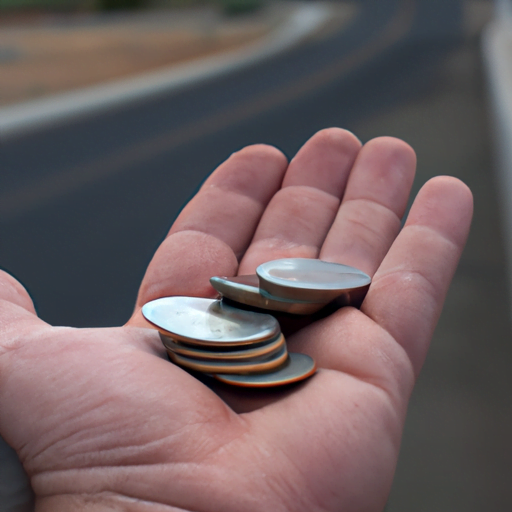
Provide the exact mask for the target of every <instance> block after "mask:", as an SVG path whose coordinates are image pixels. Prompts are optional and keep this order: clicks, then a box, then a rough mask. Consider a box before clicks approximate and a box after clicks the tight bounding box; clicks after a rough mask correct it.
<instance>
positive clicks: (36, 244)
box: [0, 0, 460, 326]
mask: <svg viewBox="0 0 512 512" xmlns="http://www.w3.org/2000/svg"><path fill="white" fill-rule="evenodd" d="M361 4H362V5H361V10H360V15H359V16H358V17H357V18H356V19H355V20H354V22H353V23H352V24H351V26H350V27H348V29H345V30H344V31H342V32H340V33H334V34H331V35H329V36H327V37H324V38H321V37H320V38H316V39H313V40H311V41H309V42H307V43H306V44H303V45H301V46H300V47H299V48H296V49H294V50H293V51H290V52H288V53H286V54H284V55H282V56H280V57H278V58H276V59H274V60H272V61H271V62H266V63H263V64H261V65H259V66H255V67H253V68H251V69H246V70H243V71H241V72H239V73H235V74H231V75H229V76H226V77H224V78H222V79H217V80H214V81H210V82H208V83H202V84H198V85H197V86H196V87H194V88H191V89H189V90H187V91H184V92H181V93H179V94H173V95H168V96H161V97H158V98H153V99H150V100H147V101H145V102H144V103H139V104H136V105H134V106H131V107H130V108H125V109H123V110H117V111H115V112H109V113H106V114H104V115H101V116H96V117H93V118H90V119H87V120H81V121H78V122H74V123H70V124H66V125H64V126H61V127H58V128H53V129H47V130H45V131H44V132H42V133H41V132H39V133H34V134H32V135H30V136H26V137H23V138H20V139H17V140H14V141H6V142H5V143H4V144H2V145H1V146H0V168H1V169H2V173H1V174H0V191H1V192H0V244H1V245H0V262H1V265H2V266H3V267H4V268H5V269H7V270H8V271H9V272H11V273H13V274H14V275H15V276H17V277H18V278H19V279H20V280H21V281H22V282H23V283H24V284H25V285H26V286H27V287H28V289H29V290H30V292H31V293H32V295H33V297H34V299H35V302H36V305H37V308H38V311H39V314H40V315H41V317H42V318H43V319H44V320H46V321H48V322H50V323H52V324H61V325H73V326H95V325H96V326H98V325H100V326H104V325H116V324H120V323H122V322H124V321H125V320H126V319H127V318H128V316H129V314H130V312H131V309H132V305H133V301H134V297H135V294H136V290H137V288H138V285H139V283H140V280H141V278H142V276H143V272H144V269H145V267H146V265H147V263H148V261H149V259H150V258H151V255H152V253H153V251H154V250H155V248H156V247H157V246H158V244H159V242H160V241H161V240H162V238H163V237H164V236H165V233H166V231H167V229H168V227H169V226H170V224H171V221H172V220H173V219H174V218H175V216H176V215H177V213H178V212H179V210H180V208H181V207H182V206H183V204H184V203H185V202H186V201H187V200H188V198H190V196H191V195H192V194H193V192H194V191H195V190H196V189H197V187H198V185H199V184H200V183H201V182H202V181H203V180H204V179H205V177H206V176H207V175H208V174H209V173H210V172H211V171H212V170H213V169H214V168H215V166H216V165H217V164H219V163H220V162H221V161H223V160H224V159H225V158H226V157H227V156H229V155H230V154H231V153H232V152H233V151H235V150H237V149H239V148H241V147H243V146H245V145H247V144H251V143H256V142H265V143H269V144H273V145H275V146H277V147H279V148H281V149H282V150H283V151H284V152H285V153H286V154H287V155H290V156H291V155H293V154H294V153H295V152H296V151H297V149H298V148H299V147H300V145H301V144H302V143H303V142H304V141H305V140H306V139H307V138H308V137H309V136H310V135H311V134H313V133H314V132H315V131H316V130H318V129H320V128H323V127H326V126H344V127H348V128H350V126H351V125H352V124H353V123H354V122H355V121H357V120H358V119H361V118H362V117H364V116H365V115H366V114H368V112H372V111H375V110H378V109H381V108H383V107H389V105H391V104H393V103H396V102H400V101H402V100H403V98H404V96H407V94H409V91H410V89H411V87H412V88H414V87H416V84H415V82H419V83H420V85H421V83H422V82H423V81H424V80H425V77H424V76H423V74H424V70H423V67H425V69H426V68H427V67H428V65H429V61H431V60H432V59H434V60H435V59H436V58H437V57H438V56H439V55H440V52H441V54H442V48H444V47H445V46H446V45H447V44H450V43H452V42H453V39H454V38H455V37H456V36H457V33H458V26H459V23H460V6H459V4H458V2H454V1H446V0H422V1H420V0H416V1H414V0H405V1H404V0H388V1H386V2H382V1H379V0H371V1H369V0H367V1H364V2H361ZM427 39H428V41H429V43H428V44H425V41H426V40H427ZM422 66H423V67H422ZM411 81H412V83H411Z"/></svg>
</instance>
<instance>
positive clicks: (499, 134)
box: [482, 10, 512, 290]
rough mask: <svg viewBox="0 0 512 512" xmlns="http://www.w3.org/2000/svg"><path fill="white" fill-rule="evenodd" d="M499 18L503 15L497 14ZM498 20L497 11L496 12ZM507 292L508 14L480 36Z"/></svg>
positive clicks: (511, 197)
mask: <svg viewBox="0 0 512 512" xmlns="http://www.w3.org/2000/svg"><path fill="white" fill-rule="evenodd" d="M501 13H502V14H503V11H501ZM497 14H498V15H499V16H500V10H497ZM482 56H483V62H484V67H485V72H486V79H487V89H488V94H489V101H490V109H491V122H492V129H493V135H494V137H493V138H494V153H495V161H496V175H497V178H498V185H499V186H498V189H499V190H498V194H499V201H500V207H501V212H502V216H503V218H502V223H503V234H504V239H505V240H504V241H505V250H506V256H507V265H508V275H509V279H510V282H509V289H510V290H512V11H511V16H510V17H508V16H505V17H503V16H500V17H499V18H497V19H495V20H494V21H492V22H491V23H490V24H489V25H488V26H487V27H486V28H485V30H484V32H483V33H482Z"/></svg>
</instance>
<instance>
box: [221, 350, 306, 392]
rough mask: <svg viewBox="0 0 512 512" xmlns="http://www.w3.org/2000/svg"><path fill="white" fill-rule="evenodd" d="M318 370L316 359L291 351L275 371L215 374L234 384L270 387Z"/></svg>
mask: <svg viewBox="0 0 512 512" xmlns="http://www.w3.org/2000/svg"><path fill="white" fill-rule="evenodd" d="M315 371H316V364H315V361H314V360H313V359H312V358H311V357H309V356H307V355H305V354H297V353H295V352H291V353H289V354H288V359H287V360H286V362H285V363H284V364H283V365H282V366H281V367H279V368H277V369H276V370H275V371H272V372H267V373H251V374H248V375H228V374H215V375H213V377H215V378H216V379H217V380H220V381H221V382H225V383H226V384H233V385H234V386H242V387H247V388H269V387H274V386H284V385H285V384H292V383H294V382H299V381H301V380H303V379H306V378H307V377H310V376H311V375H313V374H314V373H315Z"/></svg>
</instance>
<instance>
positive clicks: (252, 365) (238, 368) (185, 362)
mask: <svg viewBox="0 0 512 512" xmlns="http://www.w3.org/2000/svg"><path fill="white" fill-rule="evenodd" d="M167 353H168V354H169V359H170V360H171V361H172V362H174V363H176V364H178V365H179V366H183V367H184V368H188V369H189V370H195V371H198V372H203V373H218V372H221V373H223V374H229V373H249V372H266V371H270V370H273V369H274V368H277V367H279V366H281V365H282V364H283V363H284V362H285V361H286V359H287V358H288V351H287V349H286V344H285V345H284V346H283V347H282V348H281V349H280V350H279V352H278V353H277V354H274V355H272V356H265V357H259V358H254V359H253V360H252V361H209V360H201V359H193V358H191V357H185V356H182V355H180V354H176V353H175V352H173V351H172V350H169V351H168V352H167Z"/></svg>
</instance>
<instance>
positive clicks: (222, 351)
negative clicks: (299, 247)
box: [142, 258, 371, 387]
mask: <svg viewBox="0 0 512 512" xmlns="http://www.w3.org/2000/svg"><path fill="white" fill-rule="evenodd" d="M256 272H257V275H252V276H238V277H231V278H228V277H213V278H212V279H211V283H212V285H213V287H214V288H215V289H216V290H217V291H218V292H219V293H220V294H221V296H222V297H225V298H227V299H229V300H230V301H234V302H236V303H239V304H241V305H243V307H244V308H245V309H240V308H238V307H235V306H233V305H232V303H231V304H230V303H226V301H225V300H223V299H222V297H221V298H220V299H218V300H215V299H204V298H199V297H165V298H162V299H157V300H154V301H152V302H148V303H147V304H145V305H144V306H143V308H142V313H143V315H144V316H145V318H146V319H147V320H148V321H149V322H151V323H152V324H154V325H155V326H156V327H157V329H158V330H159V331H160V337H161V339H162V342H163V344H164V346H165V348H166V350H167V353H168V354H169V358H170V359H171V361H173V362H174V363H176V364H178V365H179V366H182V367H184V368H187V369H189V370H194V371H199V372H203V373H207V374H210V375H213V376H214V377H215V378H216V379H218V380H220V381H223V382H225V383H229V384H233V385H238V386H246V387H271V386H278V385H284V384H290V383H292V382H298V381H300V380H303V379H305V378H307V377H309V376H310V375H312V374H313V373H314V372H315V369H316V367H315V362H314V361H313V359H311V358H310V357H309V356H307V355H304V354H296V353H288V351H287V347H286V341H285V338H284V336H283V333H282V332H281V328H280V326H279V323H278V321H277V320H276V319H275V318H274V317H273V316H271V315H269V314H265V313H261V312H256V311H251V310H247V308H258V309H267V310H272V311H276V312H286V313H293V314H312V313H315V312H317V311H319V310H320V309H321V308H323V307H324V306H325V305H326V304H328V303H330V302H332V301H334V300H337V301H339V304H340V305H358V304H360V302H361V301H362V299H363V298H364V295H365V293H366V291H367V289H368V287H369V284H370V281H371V280H370V277H369V276H367V275H366V274H364V273H363V272H361V271H359V270H357V269H354V268H353V267H348V266H346V265H339V264H335V263H328V262H324V261H320V260H308V259H299V258H295V259H284V260H275V261H271V262H267V263H265V264H263V265H260V266H259V267H258V269H257V270H256Z"/></svg>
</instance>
